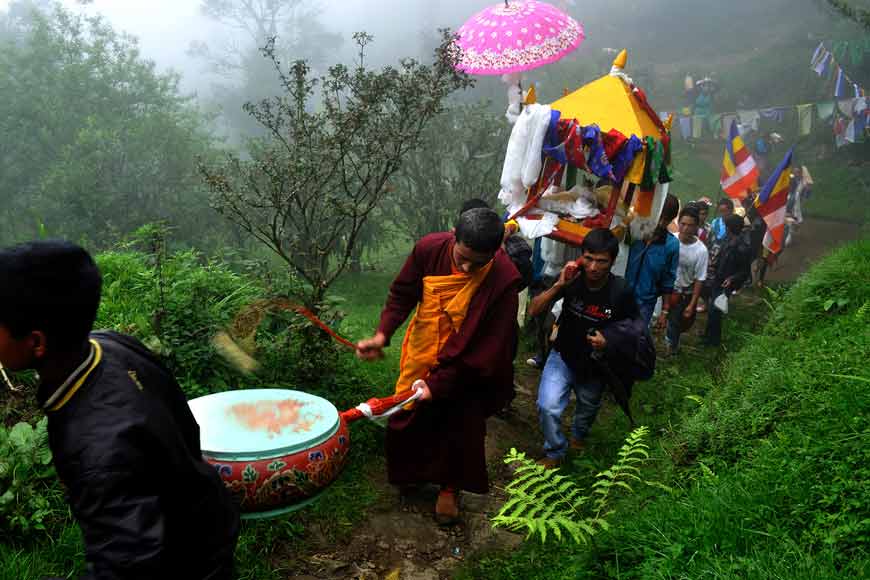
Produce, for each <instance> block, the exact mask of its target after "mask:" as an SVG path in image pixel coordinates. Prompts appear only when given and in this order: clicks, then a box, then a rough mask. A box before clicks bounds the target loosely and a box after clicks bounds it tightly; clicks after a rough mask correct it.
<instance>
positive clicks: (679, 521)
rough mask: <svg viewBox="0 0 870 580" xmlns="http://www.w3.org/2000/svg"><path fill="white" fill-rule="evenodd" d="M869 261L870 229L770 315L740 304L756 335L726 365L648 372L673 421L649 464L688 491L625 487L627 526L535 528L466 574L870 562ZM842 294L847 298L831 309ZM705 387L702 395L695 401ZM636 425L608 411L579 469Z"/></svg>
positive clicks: (707, 574) (656, 427)
mask: <svg viewBox="0 0 870 580" xmlns="http://www.w3.org/2000/svg"><path fill="white" fill-rule="evenodd" d="M868 276H870V242H868V241H863V242H858V243H855V244H852V245H849V246H847V247H845V248H843V249H841V250H839V251H837V252H835V254H834V255H832V256H831V257H829V258H827V259H826V260H824V261H823V262H822V263H820V264H819V265H817V266H816V267H815V268H814V269H813V270H811V271H810V272H809V273H808V274H807V275H805V276H804V277H803V278H802V279H801V280H800V281H799V282H798V283H797V284H796V285H795V287H794V288H793V289H791V290H790V291H789V292H788V293H786V294H785V295H784V296H783V297H781V298H780V299H779V301H778V304H777V306H776V310H775V312H774V313H773V315H772V316H771V317H770V320H769V321H768V322H767V324H766V325H765V326H764V327H763V328H762V329H759V328H758V326H757V325H758V321H759V319H760V318H761V317H762V312H761V311H760V310H758V308H759V307H756V308H755V309H753V310H747V311H746V314H749V315H751V316H752V317H753V318H754V319H755V320H754V321H753V320H747V319H745V318H744V319H743V320H741V321H734V320H733V319H732V320H731V323H732V324H731V326H730V327H728V328H726V335H729V334H731V335H733V334H736V336H733V337H732V338H731V346H732V347H733V346H737V343H739V342H743V343H744V344H743V347H742V348H740V349H739V350H738V351H737V352H734V353H732V354H730V355H729V356H728V357H727V359H726V360H725V361H724V364H723V365H720V366H719V367H718V369H717V370H715V371H714V372H713V373H712V374H711V373H710V371H709V369H710V368H711V367H713V368H716V361H715V360H710V359H706V360H705V358H706V355H704V356H699V357H686V356H685V354H684V355H683V357H682V358H681V359H679V361H678V362H672V361H668V362H667V363H665V365H663V367H662V368H661V369H660V371H659V373H658V376H657V377H656V379H654V380H653V381H650V382H649V383H647V384H645V385H643V386H641V389H640V392H639V401H638V402H639V407H640V408H642V409H643V411H644V414H642V415H641V416H640V417H639V423H641V424H649V425H651V426H652V427H653V431H654V432H655V431H658V432H659V433H660V435H661V437H660V439H659V441H658V442H656V443H655V444H654V445H653V448H654V450H655V453H654V458H655V461H654V462H653V463H652V465H650V467H649V471H648V474H647V476H648V477H650V478H651V479H655V480H658V481H661V482H664V483H667V484H668V485H670V486H671V487H672V488H673V489H674V493H672V494H668V493H666V492H663V491H661V490H660V489H658V488H646V489H641V490H639V491H638V493H637V494H635V495H633V496H630V497H628V498H626V499H625V500H624V501H623V502H622V504H621V505H617V507H616V514H615V515H614V518H613V520H612V522H611V523H612V524H613V530H612V531H611V532H610V533H608V534H605V535H600V536H598V537H597V538H596V539H595V541H594V542H593V543H592V544H591V545H590V546H589V547H588V548H585V549H584V548H581V549H579V550H578V549H577V548H575V547H573V546H570V547H569V546H558V545H547V546H541V545H540V544H537V543H531V542H529V543H526V544H524V545H523V547H522V548H521V550H519V551H518V552H517V553H514V554H491V555H486V556H484V557H482V558H480V559H478V560H477V562H475V563H474V564H473V565H472V566H470V567H469V568H468V569H466V570H465V571H464V572H463V576H462V577H463V578H487V579H506V578H524V579H526V578H529V579H536V578H540V579H542V580H543V579H544V578H547V579H558V578H625V579H628V578H662V579H664V578H668V579H670V578H686V579H690V578H691V579H694V578H722V579H725V578H728V579H731V578H734V579H737V578H806V579H810V578H831V579H833V578H859V577H866V575H867V573H868V572H870V559H868V554H867V548H866V546H867V545H868V540H870V447H868V442H870V441H868V440H870V427H868V425H870V421H868V419H870V392H868V390H867V389H866V385H865V381H867V380H868V378H870V377H868V374H867V362H866V358H867V353H868V351H870V348H868V347H870V327H868V322H870V306H868V302H870V290H868V288H867V286H866V284H865V282H864V281H865V280H867V279H868ZM830 298H837V299H838V300H839V301H840V303H841V304H842V305H841V306H834V307H832V308H828V309H826V301H827V300H828V299H830ZM760 308H764V307H760ZM741 310H744V309H741ZM739 311H740V310H738V312H739ZM735 322H737V324H734V323H735ZM843 376H854V377H859V378H857V379H855V378H844V377H843ZM862 379H863V381H862ZM650 391H653V393H651V392H650ZM690 391H691V392H693V393H695V394H700V395H702V398H701V399H700V400H701V404H700V405H699V404H698V403H696V402H694V401H688V407H687V404H686V403H683V404H680V399H681V398H684V397H685V394H686V393H689V392H690ZM656 405H658V409H657V410H658V411H659V412H658V413H657V414H650V413H648V411H651V410H655V409H654V407H655V406H656ZM692 406H694V408H692ZM651 407H652V408H651ZM624 432H625V431H624V426H623V425H622V422H621V419H620V417H619V416H618V415H616V416H614V418H613V419H611V420H609V421H607V420H605V421H602V422H601V424H599V425H598V428H597V430H595V431H593V440H597V441H599V442H600V443H599V444H598V446H597V447H592V448H591V449H590V453H589V456H588V457H587V458H586V459H584V460H583V462H580V463H579V464H578V463H577V462H575V464H574V465H572V466H571V468H570V470H571V471H572V472H573V473H575V474H576V475H577V477H579V478H584V477H588V474H589V473H591V472H592V471H594V470H595V469H600V468H601V466H603V465H604V464H606V463H607V461H610V460H612V457H613V453H614V447H615V442H618V440H619V439H621V438H622V436H623V435H624ZM584 464H587V465H586V466H585V467H586V469H585V471H584Z"/></svg>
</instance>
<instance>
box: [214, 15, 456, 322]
mask: <svg viewBox="0 0 870 580" xmlns="http://www.w3.org/2000/svg"><path fill="white" fill-rule="evenodd" d="M354 39H355V40H356V42H357V44H358V45H359V60H358V62H357V64H356V66H355V67H354V68H353V69H350V68H348V67H346V66H344V65H336V66H333V67H331V68H330V69H329V72H328V73H327V74H326V75H324V76H322V77H319V78H317V77H314V76H313V75H312V74H311V71H310V69H309V67H308V65H307V64H306V63H305V62H304V61H297V62H295V63H294V64H293V65H292V66H291V67H290V69H289V71H287V72H285V71H284V69H283V68H282V67H281V62H280V60H279V59H278V57H277V56H276V53H275V46H274V43H269V44H268V45H267V46H266V47H265V48H264V50H263V52H264V54H265V55H266V56H267V57H268V58H269V59H270V60H271V61H272V63H273V64H274V68H275V70H276V71H277V73H278V76H279V78H280V81H281V86H282V88H283V91H284V94H283V95H281V96H279V97H274V98H271V99H265V100H263V101H261V102H259V103H256V104H254V103H248V104H247V105H246V106H245V108H246V110H247V111H248V113H249V114H251V115H252V116H253V117H254V118H255V119H256V120H257V121H258V122H259V123H260V124H261V125H262V126H263V127H264V128H265V129H266V130H267V133H268V134H267V136H266V137H265V138H262V139H257V140H253V141H251V143H250V146H249V148H248V154H249V156H250V158H249V159H247V158H246V159H242V158H240V157H239V156H238V155H235V154H233V153H228V154H227V155H226V158H225V159H224V160H223V162H221V163H219V164H216V165H209V164H206V163H201V164H200V171H201V173H202V175H203V177H204V179H205V181H206V183H207V184H208V186H209V188H210V190H211V192H212V200H213V206H214V208H215V209H216V210H217V211H218V212H220V213H221V214H223V215H224V216H225V217H226V218H227V219H229V220H231V221H232V222H234V223H236V224H238V225H239V227H241V228H242V229H243V230H245V231H246V232H248V233H249V234H250V235H252V236H254V237H255V238H256V239H257V240H259V241H260V242H261V243H263V244H264V245H265V246H267V247H268V248H270V249H271V250H272V251H274V252H275V253H276V254H277V255H278V256H280V257H281V258H282V259H283V260H284V261H285V262H287V264H288V265H289V266H290V267H291V268H292V269H293V271H294V272H295V273H296V274H297V275H298V276H299V277H300V278H301V279H302V280H304V281H305V282H306V283H307V284H308V286H309V287H310V292H309V294H308V296H306V297H305V299H306V302H307V303H308V306H310V307H314V308H317V306H318V304H320V303H321V302H322V299H323V297H324V295H325V293H326V290H327V289H328V288H329V286H330V285H331V284H332V283H333V282H334V281H335V279H336V278H337V277H338V276H339V275H340V274H341V273H342V272H343V271H344V270H345V269H346V268H347V266H348V264H349V262H350V260H351V258H352V256H353V252H354V247H355V245H356V241H357V238H358V236H359V235H360V231H361V229H362V228H363V226H364V225H365V223H366V221H367V220H368V218H369V216H370V215H371V213H372V211H374V209H375V208H376V207H378V205H379V204H380V202H381V201H382V200H383V199H384V197H385V195H387V184H388V180H389V179H390V177H391V176H392V175H394V174H395V173H396V172H397V171H398V170H399V168H400V166H401V164H402V162H403V160H404V159H405V158H406V156H407V155H408V153H409V152H411V151H413V150H414V149H415V148H416V147H417V146H418V145H419V143H420V140H421V135H422V133H423V131H424V129H425V128H426V126H427V124H428V123H429V122H430V121H431V120H432V119H433V118H434V117H436V116H437V115H439V114H440V113H441V112H442V111H443V109H444V101H445V99H446V98H447V96H448V95H450V94H451V93H452V92H454V91H456V90H458V89H464V88H466V87H469V86H470V85H471V84H472V81H471V79H470V78H469V77H468V76H467V75H465V74H464V73H462V72H459V71H457V70H456V68H455V65H456V63H457V62H458V53H457V49H456V47H455V45H454V43H453V36H452V35H451V34H450V33H449V32H447V31H443V32H442V42H441V44H440V45H439V46H438V48H437V49H436V51H435V60H434V62H433V63H432V64H431V65H424V64H421V63H419V62H417V61H415V60H412V59H406V60H402V61H401V62H400V64H399V66H398V67H386V68H384V69H382V70H380V71H374V70H370V69H368V68H366V62H365V54H366V46H367V45H368V44H369V42H370V41H371V40H372V38H371V37H370V36H369V35H367V34H364V33H358V34H356V35H354ZM315 100H317V101H319V102H313V101H315Z"/></svg>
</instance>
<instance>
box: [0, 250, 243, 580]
mask: <svg viewBox="0 0 870 580" xmlns="http://www.w3.org/2000/svg"><path fill="white" fill-rule="evenodd" d="M100 287H101V277H100V273H99V270H98V269H97V266H96V265H95V264H94V261H93V260H92V259H91V257H90V256H89V255H88V254H87V252H86V251H85V250H83V249H82V248H80V247H78V246H76V245H74V244H70V243H68V242H32V243H29V244H24V245H21V246H17V247H14V248H11V249H7V250H0V362H2V363H3V365H4V366H6V367H7V368H10V369H11V370H25V369H36V370H38V371H39V375H40V385H39V388H38V389H37V393H36V399H37V402H38V404H39V405H40V407H41V408H42V409H43V410H44V411H45V413H46V416H47V418H48V444H49V448H50V449H51V454H52V462H53V464H54V467H55V470H56V472H57V475H58V478H59V479H60V481H61V482H62V483H63V485H64V487H65V488H66V491H67V499H68V501H69V504H70V508H71V511H72V514H73V516H74V517H75V519H76V521H77V522H78V524H79V527H80V528H81V529H82V535H83V537H84V544H85V560H86V562H87V566H88V573H87V575H86V576H85V577H84V578H85V580H96V579H103V578H106V579H121V578H131V579H132V578H137V579H139V578H142V579H145V578H149V579H151V578H154V579H161V578H167V579H168V578H185V580H230V579H231V578H232V577H233V552H234V551H235V545H236V539H237V537H238V531H239V514H238V508H237V507H236V506H235V505H234V502H233V499H232V497H231V496H230V494H229V492H228V491H227V489H226V487H225V486H224V484H223V482H222V481H221V478H220V476H219V475H218V473H217V471H216V470H215V469H214V467H212V466H211V465H209V464H208V463H206V462H205V460H203V457H202V450H201V449H200V440H199V427H198V425H197V423H196V420H195V419H194V417H193V414H192V413H191V410H190V407H188V405H187V400H186V399H185V397H184V393H183V392H182V391H181V387H179V385H178V383H177V382H176V381H175V379H174V378H173V377H172V374H171V373H170V372H169V371H168V370H166V368H165V367H164V366H163V365H162V364H161V363H160V362H159V361H158V360H157V358H156V357H155V356H154V355H153V353H151V352H150V351H148V349H147V348H145V346H143V345H142V343H140V342H139V341H137V340H136V339H134V338H131V337H129V336H124V335H122V334H118V333H116V332H90V331H91V326H92V325H93V322H94V319H95V316H96V313H97V308H98V305H99V300H100Z"/></svg>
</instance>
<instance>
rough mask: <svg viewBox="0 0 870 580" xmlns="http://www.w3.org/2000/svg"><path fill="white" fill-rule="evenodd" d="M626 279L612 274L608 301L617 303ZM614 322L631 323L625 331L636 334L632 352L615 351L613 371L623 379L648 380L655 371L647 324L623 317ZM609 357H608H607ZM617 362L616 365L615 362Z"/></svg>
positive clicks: (619, 323) (654, 358)
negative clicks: (634, 347) (636, 337)
mask: <svg viewBox="0 0 870 580" xmlns="http://www.w3.org/2000/svg"><path fill="white" fill-rule="evenodd" d="M626 285H627V283H626V281H625V279H624V278H621V277H619V276H614V278H613V283H612V284H611V285H610V303H611V304H618V303H619V300H620V297H621V295H622V293H623V292H625V288H626ZM614 324H617V325H625V326H628V325H631V326H632V328H625V329H624V330H625V331H627V332H633V333H636V334H637V335H638V339H637V343H636V347H637V348H636V349H635V351H634V352H633V353H615V355H616V357H615V358H617V360H612V361H610V362H611V363H613V364H612V365H611V366H613V368H614V371H615V372H617V373H618V374H619V375H621V376H622V379H623V380H630V381H631V382H634V381H648V380H649V379H651V378H652V377H653V375H654V374H655V372H656V347H655V341H654V340H653V337H652V334H650V331H649V326H648V325H646V324H644V322H643V321H642V320H633V319H624V320H620V321H618V322H615V323H614ZM608 358H610V357H608ZM616 363H618V365H617V364H616Z"/></svg>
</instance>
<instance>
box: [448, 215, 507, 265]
mask: <svg viewBox="0 0 870 580" xmlns="http://www.w3.org/2000/svg"><path fill="white" fill-rule="evenodd" d="M455 235H456V241H457V243H460V244H463V245H465V246H467V247H469V248H470V249H472V250H474V251H475V252H483V253H489V254H494V253H495V252H496V251H497V250H498V249H499V248H500V247H501V244H502V242H503V241H504V223H503V222H502V220H501V218H500V217H499V215H498V214H497V213H495V212H494V211H492V210H491V209H486V208H475V209H470V210H468V211H465V212H462V214H460V216H459V219H458V220H457V221H456V232H455Z"/></svg>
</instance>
